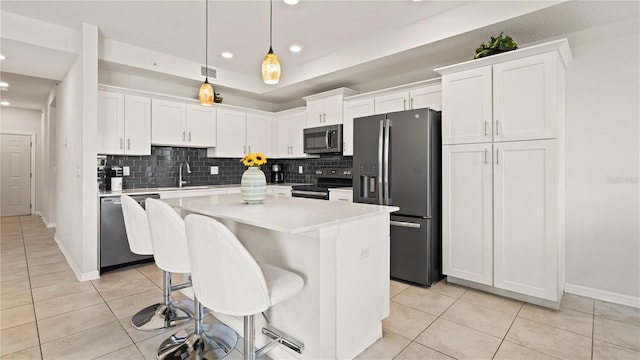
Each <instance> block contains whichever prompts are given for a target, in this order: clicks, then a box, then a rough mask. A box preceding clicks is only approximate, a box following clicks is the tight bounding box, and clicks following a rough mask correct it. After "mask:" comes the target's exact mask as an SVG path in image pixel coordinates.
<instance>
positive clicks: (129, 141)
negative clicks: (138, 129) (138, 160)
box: [127, 138, 131, 150]
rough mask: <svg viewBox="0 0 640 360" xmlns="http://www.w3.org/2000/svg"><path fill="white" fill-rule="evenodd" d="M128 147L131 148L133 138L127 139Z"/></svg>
mask: <svg viewBox="0 0 640 360" xmlns="http://www.w3.org/2000/svg"><path fill="white" fill-rule="evenodd" d="M127 149H129V150H131V138H129V139H127Z"/></svg>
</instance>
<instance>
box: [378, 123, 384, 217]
mask: <svg viewBox="0 0 640 360" xmlns="http://www.w3.org/2000/svg"><path fill="white" fill-rule="evenodd" d="M383 137H384V120H380V130H379V131H378V204H379V205H383V204H384V202H383V199H382V146H383V141H382V140H383Z"/></svg>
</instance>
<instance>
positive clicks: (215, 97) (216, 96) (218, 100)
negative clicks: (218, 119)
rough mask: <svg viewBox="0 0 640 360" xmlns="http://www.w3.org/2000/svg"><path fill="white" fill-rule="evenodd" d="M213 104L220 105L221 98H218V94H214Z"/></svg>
mask: <svg viewBox="0 0 640 360" xmlns="http://www.w3.org/2000/svg"><path fill="white" fill-rule="evenodd" d="M213 102H214V103H216V104H222V96H220V93H215V95H214V97H213Z"/></svg>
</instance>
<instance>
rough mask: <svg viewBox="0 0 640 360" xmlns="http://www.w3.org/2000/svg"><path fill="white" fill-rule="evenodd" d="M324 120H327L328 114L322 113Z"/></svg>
mask: <svg viewBox="0 0 640 360" xmlns="http://www.w3.org/2000/svg"><path fill="white" fill-rule="evenodd" d="M322 122H327V114H322Z"/></svg>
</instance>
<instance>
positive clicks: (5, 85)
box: [0, 81, 9, 88]
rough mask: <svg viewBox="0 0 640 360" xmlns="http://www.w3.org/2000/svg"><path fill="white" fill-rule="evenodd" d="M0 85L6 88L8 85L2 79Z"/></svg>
mask: <svg viewBox="0 0 640 360" xmlns="http://www.w3.org/2000/svg"><path fill="white" fill-rule="evenodd" d="M0 87H3V88H6V87H9V84H8V83H6V82H4V81H0Z"/></svg>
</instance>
